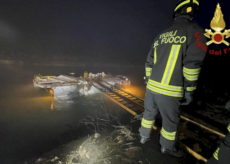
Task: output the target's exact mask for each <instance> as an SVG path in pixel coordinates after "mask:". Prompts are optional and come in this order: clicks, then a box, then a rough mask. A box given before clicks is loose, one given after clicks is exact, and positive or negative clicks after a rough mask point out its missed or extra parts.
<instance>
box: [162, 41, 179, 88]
mask: <svg viewBox="0 0 230 164" xmlns="http://www.w3.org/2000/svg"><path fill="white" fill-rule="evenodd" d="M180 47H181V45H173V46H172V48H171V51H170V55H169V58H168V61H167V65H166V69H165V71H164V75H163V78H162V80H161V83H164V84H169V82H170V79H171V77H172V73H173V70H174V68H175V65H176V61H177V58H178V55H179V52H180Z"/></svg>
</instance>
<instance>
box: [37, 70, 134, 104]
mask: <svg viewBox="0 0 230 164" xmlns="http://www.w3.org/2000/svg"><path fill="white" fill-rule="evenodd" d="M74 75H75V74H74V73H71V74H68V75H59V76H42V75H35V76H34V79H33V84H34V89H35V91H39V90H46V91H49V92H50V94H51V95H53V96H54V99H55V100H56V101H59V102H60V101H63V102H64V101H65V102H66V101H68V100H73V99H75V98H77V97H80V96H88V95H92V94H95V93H99V92H100V90H98V89H97V88H95V87H94V86H93V85H92V84H93V82H96V81H103V82H106V83H107V84H109V85H111V86H112V87H122V86H126V85H130V81H129V80H128V78H127V77H125V76H122V75H117V76H112V75H109V74H108V75H107V74H105V73H104V72H102V73H97V74H92V73H87V72H85V73H84V77H82V76H80V77H75V76H74Z"/></svg>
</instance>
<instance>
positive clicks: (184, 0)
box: [173, 0, 200, 18]
mask: <svg viewBox="0 0 230 164" xmlns="http://www.w3.org/2000/svg"><path fill="white" fill-rule="evenodd" d="M199 6H200V3H199V1H198V0H180V1H179V2H178V3H177V5H176V7H175V9H174V14H173V18H176V17H178V16H180V15H190V16H191V17H193V16H194V15H195V14H197V13H198V11H199Z"/></svg>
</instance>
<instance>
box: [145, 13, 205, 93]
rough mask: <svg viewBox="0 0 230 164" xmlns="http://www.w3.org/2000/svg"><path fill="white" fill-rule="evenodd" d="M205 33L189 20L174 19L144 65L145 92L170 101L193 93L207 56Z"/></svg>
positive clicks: (155, 40) (182, 18) (185, 18)
mask: <svg viewBox="0 0 230 164" xmlns="http://www.w3.org/2000/svg"><path fill="white" fill-rule="evenodd" d="M206 41H207V39H206V37H205V36H204V30H203V29H202V28H201V27H200V26H199V25H198V24H196V23H193V22H191V21H190V20H189V17H186V16H181V17H178V18H176V19H175V20H174V21H173V23H172V25H171V26H170V27H169V28H167V29H166V30H164V31H163V32H161V33H160V34H159V35H158V36H157V37H156V38H155V39H154V42H153V44H152V47H151V49H150V51H149V54H148V57H147V61H146V63H145V69H146V77H147V78H148V79H149V80H148V83H147V89H149V90H151V91H153V92H157V93H160V94H163V95H167V96H172V97H183V94H184V89H186V90H188V91H193V90H195V89H196V85H197V80H198V76H199V73H200V67H201V64H202V61H203V59H204V57H205V55H206V51H207V48H208V47H207V46H206Z"/></svg>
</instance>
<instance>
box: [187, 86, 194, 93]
mask: <svg viewBox="0 0 230 164" xmlns="http://www.w3.org/2000/svg"><path fill="white" fill-rule="evenodd" d="M194 90H196V86H195V87H187V88H186V91H190V92H191V91H194Z"/></svg>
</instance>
